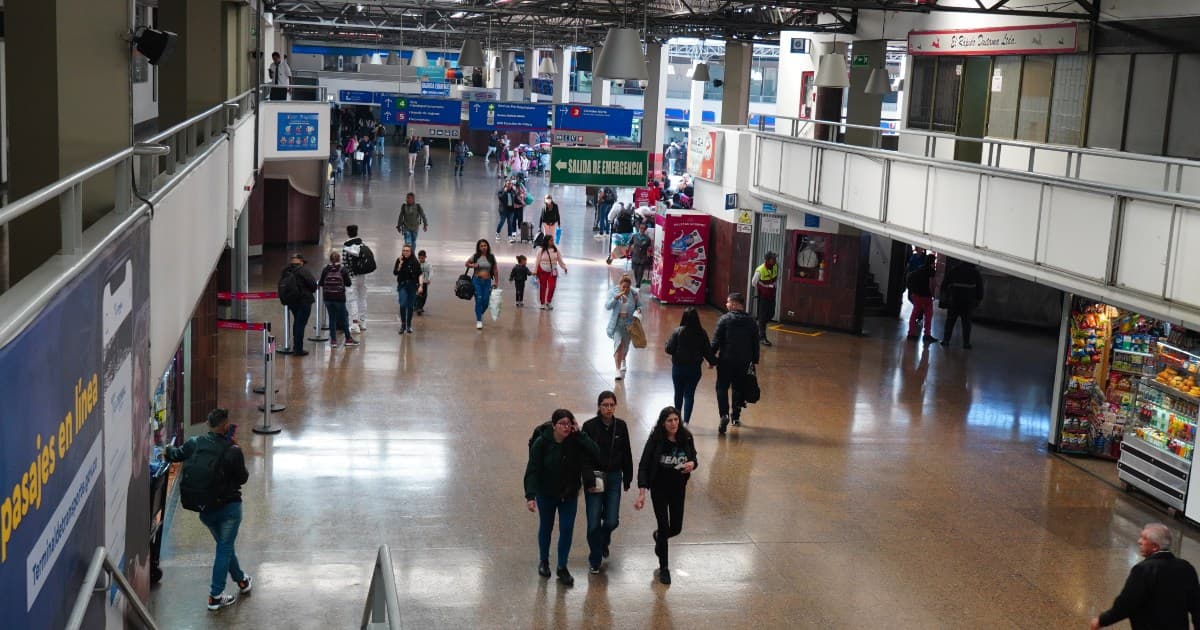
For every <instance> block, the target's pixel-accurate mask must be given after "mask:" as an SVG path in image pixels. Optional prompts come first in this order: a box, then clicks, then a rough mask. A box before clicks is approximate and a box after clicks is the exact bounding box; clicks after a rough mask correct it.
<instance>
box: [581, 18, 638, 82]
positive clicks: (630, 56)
mask: <svg viewBox="0 0 1200 630" xmlns="http://www.w3.org/2000/svg"><path fill="white" fill-rule="evenodd" d="M595 74H596V76H598V77H601V78H604V79H634V80H638V81H644V80H648V79H649V78H650V67H649V64H647V63H646V55H644V54H642V38H641V35H640V33H639V32H638V30H637V29H636V28H610V29H608V37H606V38H605V39H604V48H603V49H602V50H601V51H600V60H599V61H598V62H597V63H596V72H595Z"/></svg>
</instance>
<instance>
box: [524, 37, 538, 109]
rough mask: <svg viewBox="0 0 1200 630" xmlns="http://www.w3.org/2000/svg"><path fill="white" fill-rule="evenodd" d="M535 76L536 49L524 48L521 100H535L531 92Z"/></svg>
mask: <svg viewBox="0 0 1200 630" xmlns="http://www.w3.org/2000/svg"><path fill="white" fill-rule="evenodd" d="M535 76H537V51H536V50H534V49H532V48H526V49H525V92H524V93H523V94H522V98H521V100H523V101H536V100H537V99H536V98H535V97H534V94H533V77H535Z"/></svg>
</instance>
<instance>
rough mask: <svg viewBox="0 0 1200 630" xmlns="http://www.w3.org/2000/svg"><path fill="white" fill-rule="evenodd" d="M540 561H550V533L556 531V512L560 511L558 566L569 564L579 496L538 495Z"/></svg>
mask: <svg viewBox="0 0 1200 630" xmlns="http://www.w3.org/2000/svg"><path fill="white" fill-rule="evenodd" d="M537 509H538V562H549V561H550V534H551V533H553V532H554V513H555V512H556V511H557V512H558V566H559V567H565V566H567V556H569V555H571V538H572V537H573V536H574V535H575V513H576V512H577V511H578V510H579V498H578V497H571V498H569V499H556V498H553V497H547V496H544V495H540V494H539V495H537Z"/></svg>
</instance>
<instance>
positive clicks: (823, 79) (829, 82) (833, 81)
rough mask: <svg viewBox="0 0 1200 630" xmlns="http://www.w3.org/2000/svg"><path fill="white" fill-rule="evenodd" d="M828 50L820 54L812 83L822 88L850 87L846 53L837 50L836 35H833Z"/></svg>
mask: <svg viewBox="0 0 1200 630" xmlns="http://www.w3.org/2000/svg"><path fill="white" fill-rule="evenodd" d="M831 46H832V49H831V51H830V52H827V53H825V54H824V55H821V60H820V62H818V64H817V77H816V80H815V81H814V83H815V84H816V86H817V87H823V88H847V87H850V69H849V68H848V67H846V55H844V54H840V53H838V51H837V37H836V36H835V37H834V40H833V43H832V44H831Z"/></svg>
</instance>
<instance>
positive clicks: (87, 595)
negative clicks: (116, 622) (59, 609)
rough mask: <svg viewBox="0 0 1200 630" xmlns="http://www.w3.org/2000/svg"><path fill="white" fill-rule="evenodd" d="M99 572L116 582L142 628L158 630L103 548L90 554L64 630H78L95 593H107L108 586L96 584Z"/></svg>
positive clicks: (97, 548)
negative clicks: (89, 559) (90, 556)
mask: <svg viewBox="0 0 1200 630" xmlns="http://www.w3.org/2000/svg"><path fill="white" fill-rule="evenodd" d="M101 572H103V573H104V575H105V576H106V577H108V579H110V580H112V581H113V582H116V584H117V588H118V589H120V591H121V593H122V594H123V595H125V599H126V600H127V601H128V602H129V608H130V609H131V610H133V612H134V613H135V614H136V615H137V617H138V620H139V621H141V622H142V626H143V627H144V628H147V629H148V630H158V624H156V623H154V619H153V618H152V617H151V616H150V611H149V610H148V609H147V608H146V605H145V604H143V603H142V600H141V599H138V596H137V592H136V591H134V590H133V587H132V586H130V584H129V581H128V580H126V579H125V574H123V573H121V569H120V568H119V567H117V566H116V565H115V564H113V562H112V560H111V559H109V557H108V551H106V550H105V549H104V547H96V551H95V552H94V553H93V554H92V561H91V563H89V564H88V568H87V572H86V573H85V574H84V576H83V584H82V585H81V586H80V587H79V595H76V596H75V604H74V606H72V607H71V616H70V617H68V618H67V625H66V626H64V628H65V630H79V628H81V627H82V626H83V618H84V616H85V615H86V614H87V609H88V604H90V603H91V601H92V597H94V596H95V595H96V593H104V592H107V591H108V584H99V585H97V584H96V583H97V582H98V581H99V580H100V573H101Z"/></svg>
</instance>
